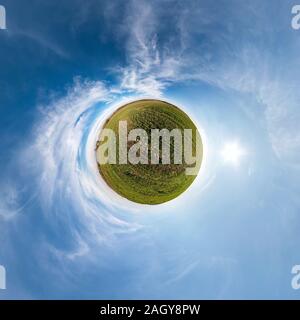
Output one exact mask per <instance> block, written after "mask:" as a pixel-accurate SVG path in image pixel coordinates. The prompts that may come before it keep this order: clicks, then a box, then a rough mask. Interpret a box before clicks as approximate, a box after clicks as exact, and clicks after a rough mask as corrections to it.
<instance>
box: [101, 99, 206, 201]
mask: <svg viewBox="0 0 300 320" xmlns="http://www.w3.org/2000/svg"><path fill="white" fill-rule="evenodd" d="M124 120H127V124H128V131H130V130H131V129H135V128H141V129H144V130H145V131H146V132H147V133H148V136H149V150H150V146H151V139H150V137H151V133H150V132H151V129H160V130H161V129H168V130H170V131H171V130H172V129H180V130H181V132H182V137H183V129H192V130H193V141H192V146H193V155H194V156H195V155H196V135H197V134H199V132H198V130H197V128H196V126H195V125H194V123H193V122H192V121H191V119H190V118H189V117H188V116H187V115H186V114H185V113H184V112H183V111H182V110H180V109H179V108H177V107H176V106H174V105H172V104H170V103H167V102H164V101H160V100H139V101H135V102H132V103H129V104H127V105H125V106H123V107H121V108H119V109H118V110H117V111H115V112H114V114H113V115H112V116H111V117H110V118H109V119H108V120H107V121H106V123H105V124H104V126H103V128H107V129H112V130H114V132H115V133H116V135H117V150H118V143H119V142H118V134H119V121H124ZM182 139H183V138H182ZM199 140H200V141H201V138H200V139H199ZM182 141H183V140H182ZM101 143H104V142H100V141H98V142H97V146H96V149H97V148H98V147H99V145H101ZM134 143H135V142H128V150H129V148H130V146H131V145H132V144H134ZM200 147H201V152H200V157H201V158H200V159H199V161H200V163H201V160H202V143H201V146H200ZM182 154H183V152H182ZM170 155H171V164H168V165H166V164H162V163H161V161H160V163H159V164H137V165H133V164H130V163H128V164H119V162H118V153H117V164H101V165H100V164H99V163H100V161H98V168H99V172H100V174H101V176H102V177H103V179H104V180H105V182H106V183H107V184H108V185H109V186H110V187H111V188H112V189H113V190H114V191H115V192H117V193H118V194H120V195H121V196H123V197H125V198H127V199H129V200H131V201H134V202H138V203H142V204H160V203H163V202H166V201H169V200H172V199H174V198H176V197H177V196H179V195H180V194H181V193H183V192H184V191H185V190H186V189H187V188H188V187H189V186H190V185H191V184H192V182H193V181H194V179H195V178H196V176H195V175H194V176H191V175H186V174H185V169H186V168H187V167H189V166H188V165H187V164H186V163H185V161H184V157H183V163H182V164H174V161H173V160H174V139H171V149H170ZM149 159H150V151H149ZM98 160H99V159H98ZM194 166H195V164H194V165H190V167H194Z"/></svg>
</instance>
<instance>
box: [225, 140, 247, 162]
mask: <svg viewBox="0 0 300 320" xmlns="http://www.w3.org/2000/svg"><path fill="white" fill-rule="evenodd" d="M221 155H222V158H223V160H224V162H226V163H229V164H233V165H238V164H239V163H240V161H241V158H242V157H243V156H244V155H245V150H244V149H243V148H242V147H241V146H240V145H239V144H238V143H237V142H230V143H226V144H225V145H224V147H223V149H222V151H221Z"/></svg>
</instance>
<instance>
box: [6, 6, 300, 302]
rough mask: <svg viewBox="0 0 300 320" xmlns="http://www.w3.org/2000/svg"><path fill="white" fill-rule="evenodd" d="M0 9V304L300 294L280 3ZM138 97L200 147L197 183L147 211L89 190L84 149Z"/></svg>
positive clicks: (299, 38) (290, 67)
mask: <svg viewBox="0 0 300 320" xmlns="http://www.w3.org/2000/svg"><path fill="white" fill-rule="evenodd" d="M1 4H2V5H4V6H5V8H6V12H7V30H0V135H1V140H0V161H1V167H2V170H1V172H0V190H1V192H0V241H1V242H0V243H1V245H0V265H3V266H4V267H5V268H6V272H7V289H6V290H0V299H7V298H18V299H23V298H32V299H37V298H44V299H51V298H57V299H63V298H75V299H85V298H92V299H104V298H106V299H109V298H112V299H121V298H129V299H134V298H135V299H137V298H139V299H141V298H158V299H161V298H170V299H172V298H174V299H177V298H181V299H184V298H191V299H209V298H212V299H231V298H241V299H243V298H246V299H253V298H258V299H261V298H291V299H299V298H300V292H298V291H296V290H293V289H292V287H291V280H292V274H291V269H292V267H293V266H294V265H296V264H300V254H299V246H300V234H299V228H300V216H299V214H300V202H299V196H298V193H299V181H300V165H299V163H300V162H299V161H300V131H299V121H300V109H299V101H300V93H299V92H300V91H299V86H300V77H299V71H298V69H299V65H300V64H299V63H300V60H299V59H300V58H299V51H300V31H296V30H293V29H292V28H291V18H292V15H291V8H292V6H293V5H294V4H296V3H294V1H288V0H285V1H279V0H278V1H277V0H272V1H270V0H269V1H267V0H264V1H261V0H260V1H258V0H253V1H251V2H248V3H246V2H242V1H237V0H227V1H225V0H224V1H223V0H221V1H208V0H207V1H204V0H202V1H193V0H188V1H173V0H165V1H145V0H142V1H141V0H139V1H137V0H136V1H121V0H120V1H119V0H114V1H106V0H101V1H100V0H89V1H83V0H72V1H71V0H63V1H57V0H51V1H50V0H45V1H37V0H31V1H26V2H25V1H17V0H9V1H6V0H1ZM139 97H154V98H164V99H168V100H170V101H172V102H174V103H176V104H178V105H179V106H182V107H183V108H184V109H186V110H187V111H188V112H189V113H190V114H191V115H192V116H193V118H194V119H195V121H197V123H198V125H199V127H200V128H201V130H202V132H203V134H204V136H205V147H206V149H205V150H206V151H205V152H206V153H205V157H206V163H205V166H204V167H203V168H202V169H201V173H200V176H199V177H198V179H197V182H196V183H195V184H194V185H193V186H192V187H191V188H190V190H188V191H187V192H186V193H185V194H184V195H183V196H182V197H179V198H178V199H177V200H175V201H174V202H173V201H172V202H170V203H168V204H166V205H163V206H158V207H155V208H154V207H150V208H141V207H139V206H138V205H137V206H136V205H133V204H131V203H127V202H123V201H121V200H120V199H115V198H114V197H111V196H110V195H107V194H106V193H105V192H104V190H102V189H101V188H98V186H97V181H96V180H97V177H96V176H95V175H94V174H93V173H94V172H93V170H92V165H91V162H92V159H91V155H90V153H89V151H90V150H91V142H92V138H93V134H94V133H95V132H96V131H97V130H96V128H97V121H98V120H97V119H99V118H101V117H104V116H105V114H106V112H107V111H108V110H110V109H111V108H114V107H115V106H117V105H120V104H122V103H124V102H125V101H127V100H128V99H129V100H131V99H135V98H139ZM232 142H235V143H237V144H238V145H239V146H240V148H241V149H242V150H244V154H243V156H242V157H241V158H240V160H239V161H238V163H237V164H234V163H232V162H226V161H224V157H222V150H223V148H224V146H226V145H227V144H228V143H229V144H230V143H232Z"/></svg>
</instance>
